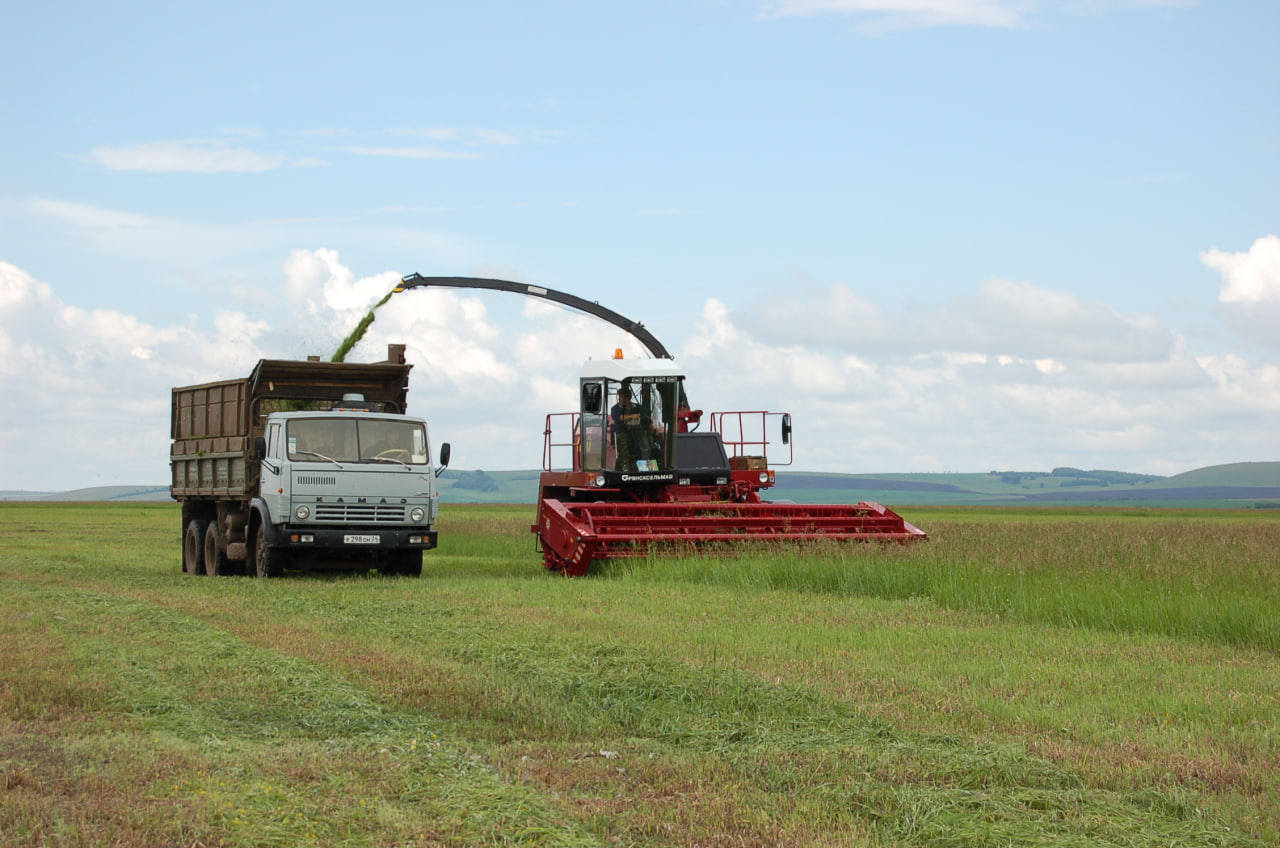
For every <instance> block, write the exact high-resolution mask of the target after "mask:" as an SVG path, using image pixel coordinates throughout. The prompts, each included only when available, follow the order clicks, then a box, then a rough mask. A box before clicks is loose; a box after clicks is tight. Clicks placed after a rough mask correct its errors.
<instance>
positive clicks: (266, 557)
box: [253, 527, 289, 577]
mask: <svg viewBox="0 0 1280 848" xmlns="http://www.w3.org/2000/svg"><path fill="white" fill-rule="evenodd" d="M288 558H289V554H288V553H287V552H285V551H282V550H280V549H279V548H271V547H268V546H267V531H266V528H263V527H259V528H258V530H257V532H256V533H254V534H253V568H254V573H255V574H257V575H258V576H259V577H279V576H280V575H282V574H284V564H285V562H286V561H287V560H288Z"/></svg>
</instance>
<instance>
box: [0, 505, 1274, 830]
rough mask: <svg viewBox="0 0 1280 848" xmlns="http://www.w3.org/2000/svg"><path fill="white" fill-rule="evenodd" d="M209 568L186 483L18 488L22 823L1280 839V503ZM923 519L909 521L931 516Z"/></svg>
mask: <svg viewBox="0 0 1280 848" xmlns="http://www.w3.org/2000/svg"><path fill="white" fill-rule="evenodd" d="M530 511H531V510H529V509H528V508H525V507H520V508H503V507H452V508H450V509H448V510H447V511H446V513H445V515H444V524H443V527H442V534H441V539H442V548H441V549H440V550H439V551H436V552H433V553H432V554H431V555H430V556H429V558H428V561H427V566H426V568H425V570H424V576H423V577H422V578H421V579H419V580H408V579H386V578H378V577H356V578H352V577H338V578H332V577H325V578H320V577H310V576H300V577H292V578H288V579H285V580H280V581H258V580H251V579H212V578H194V577H189V576H187V575H183V574H182V573H181V572H180V571H179V569H178V565H177V562H178V547H179V532H178V531H179V527H178V511H177V508H176V507H175V506H171V505H65V506H64V505H19V504H3V505H0V587H3V589H2V590H0V842H3V843H4V844H15V845H27V844H30V845H45V844H47V845H185V846H190V845H197V844H199V845H209V846H211V845H220V844H221V845H270V844H289V845H305V844H315V845H409V844H413V845H469V844H470V845H491V844H523V845H612V844H621V845H796V846H800V845H876V846H889V845H904V846H915V845H921V846H925V845H928V846H947V845H956V846H959V845H973V844H984V843H985V844H998V845H1040V844H1055V845H1188V846H1190V845H1255V844H1274V843H1276V842H1277V841H1280V796H1278V795H1277V789H1276V787H1275V779H1274V775H1275V774H1276V773H1277V767H1278V766H1280V744H1278V742H1277V731H1276V722H1275V718H1276V716H1277V715H1278V714H1280V703H1278V702H1277V693H1280V662H1278V661H1277V644H1276V633H1275V630H1274V628H1275V621H1276V619H1277V616H1276V615H1275V613H1276V611H1277V608H1278V607H1280V603H1278V599H1280V591H1277V582H1278V581H1280V575H1277V569H1276V568H1275V565H1276V554H1275V551H1276V550H1278V549H1280V546H1278V545H1277V542H1280V522H1277V521H1276V520H1275V519H1272V518H1270V517H1265V518H1264V520H1258V519H1257V514H1256V513H1255V514H1254V515H1253V516H1250V519H1251V520H1248V521H1246V520H1241V517H1240V516H1239V515H1236V514H1224V515H1216V514H1202V513H1188V514H1186V515H1183V516H1174V515H1173V514H1170V513H1152V514H1151V515H1130V514H1125V513H1115V512H1110V513H1099V514H1080V515H1064V514H1048V515H1044V516H1041V515H1038V514H1031V513H1018V512H1016V511H1011V512H999V513H988V512H980V511H955V510H945V511H944V510H937V511H933V514H930V511H928V510H923V509H918V510H916V511H914V512H913V513H912V516H911V517H912V518H913V520H915V521H916V522H917V523H920V524H921V525H922V526H926V525H927V526H928V529H929V530H930V531H931V535H932V540H931V541H930V542H929V543H927V544H925V545H916V546H909V547H899V546H890V547H887V548H880V547H873V548H856V549H847V548H846V549H835V550H828V549H814V550H807V551H800V552H796V551H763V550H762V551H749V552H746V553H744V554H743V555H741V556H736V557H724V558H706V559H688V558H670V557H660V556H658V557H654V558H652V559H650V560H643V561H641V560H634V561H616V562H611V563H608V564H606V565H605V566H604V567H603V568H602V569H600V570H599V572H598V573H597V574H595V575H593V576H592V577H589V578H587V579H583V580H573V581H567V580H560V579H557V578H555V577H553V576H550V575H547V574H545V573H544V572H543V571H542V569H541V567H540V566H539V564H538V558H537V557H536V555H535V554H534V553H533V550H532V540H531V538H530V537H529V534H528V520H529V515H528V513H529V512H530ZM917 513H920V514H919V515H917Z"/></svg>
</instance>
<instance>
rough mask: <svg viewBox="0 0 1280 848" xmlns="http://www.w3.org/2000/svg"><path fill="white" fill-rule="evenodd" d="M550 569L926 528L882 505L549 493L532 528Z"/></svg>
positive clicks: (900, 536) (890, 535) (872, 538)
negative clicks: (661, 552)
mask: <svg viewBox="0 0 1280 848" xmlns="http://www.w3.org/2000/svg"><path fill="white" fill-rule="evenodd" d="M532 530H533V532H534V533H536V534H537V535H538V540H539V542H540V544H541V548H542V553H543V560H544V563H545V565H546V566H547V568H549V569H551V570H553V571H560V572H562V573H564V574H565V575H567V576H571V577H577V576H581V575H583V574H586V573H587V569H588V568H589V567H590V565H591V563H592V562H593V561H595V560H604V559H610V558H613V557H628V556H642V555H644V554H645V553H646V552H648V551H649V550H651V549H654V548H664V549H669V550H672V551H677V552H680V551H684V552H692V551H704V550H708V549H713V548H715V547H717V546H719V547H728V546H732V545H740V544H742V543H748V544H750V543H753V542H761V543H764V542H793V543H794V542H813V541H828V542H911V541H919V540H923V539H926V538H927V535H926V533H925V532H924V531H923V530H921V529H920V528H918V527H916V526H914V525H912V524H910V523H908V522H907V521H906V520H905V519H903V517H902V516H900V515H898V514H897V513H896V512H894V511H893V510H891V509H888V508H887V507H884V506H881V505H880V504H878V503H872V502H870V501H862V502H860V503H857V504H782V503H764V502H762V503H706V502H704V503H617V502H600V501H595V502H572V501H560V500H556V499H552V498H546V499H544V500H543V501H542V503H541V506H540V508H539V511H538V523H537V524H535V525H534V526H533V527H532Z"/></svg>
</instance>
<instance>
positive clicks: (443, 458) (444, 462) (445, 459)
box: [436, 442, 453, 477]
mask: <svg viewBox="0 0 1280 848" xmlns="http://www.w3.org/2000/svg"><path fill="white" fill-rule="evenodd" d="M452 454H453V448H452V447H450V446H449V443H448V442H445V443H444V444H442V445H441V446H440V463H439V464H438V465H437V466H436V476H437V477H439V476H440V475H441V474H443V473H444V470H445V469H446V468H448V467H449V457H450V456H451V455H452Z"/></svg>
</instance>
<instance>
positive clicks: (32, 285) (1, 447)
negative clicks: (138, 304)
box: [0, 262, 267, 490]
mask: <svg viewBox="0 0 1280 848" xmlns="http://www.w3.org/2000/svg"><path fill="white" fill-rule="evenodd" d="M215 326H216V327H217V328H218V329H217V330H215V331H212V332H210V331H207V330H204V329H201V328H199V327H197V326H195V325H175V326H169V327H156V326H153V325H150V324H147V323H146V322H143V321H140V320H139V319H138V318H137V317H136V316H133V315H129V314H127V313H123V312H119V311H116V310H111V309H92V310H86V309H82V308H80V307H78V306H75V305H74V304H69V303H66V302H64V301H63V300H62V299H61V298H59V297H58V296H57V295H56V293H55V292H54V290H53V288H52V287H51V286H49V285H48V284H46V283H43V282H40V281H38V280H36V279H35V278H33V277H32V276H31V275H30V274H28V273H27V272H25V271H23V270H22V269H20V268H18V267H16V266H14V265H11V264H9V263H3V262H0V392H2V393H3V394H4V396H5V399H6V408H7V409H9V410H10V411H12V412H14V413H15V414H13V415H9V416H6V418H7V420H6V421H5V424H4V429H5V430H6V431H7V432H6V434H5V438H4V439H3V440H0V468H3V469H4V471H3V472H0V488H5V489H7V488H25V489H36V490H49V489H55V490H56V489H59V488H75V487H78V486H91V485H106V484H112V483H138V484H147V483H158V482H163V481H164V480H167V479H168V469H167V458H168V450H167V447H166V444H167V441H168V420H167V419H168V410H169V388H170V387H171V386H174V385H183V384H189V383H195V382H204V381H207V380H212V379H218V378H219V377H220V376H224V375H225V373H227V372H224V371H221V369H222V368H227V369H231V371H230V373H235V372H236V371H238V370H241V369H244V370H245V371H246V373H247V369H248V367H249V365H250V364H251V363H252V362H254V361H256V360H257V359H258V358H260V349H259V347H258V342H259V341H260V339H261V338H262V337H263V336H264V334H265V332H266V330H267V327H266V325H265V324H261V323H258V322H253V321H250V320H248V319H246V318H244V316H231V315H219V316H218V317H217V318H216V319H215ZM52 459H57V460H58V461H56V462H54V461H51V460H52Z"/></svg>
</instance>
